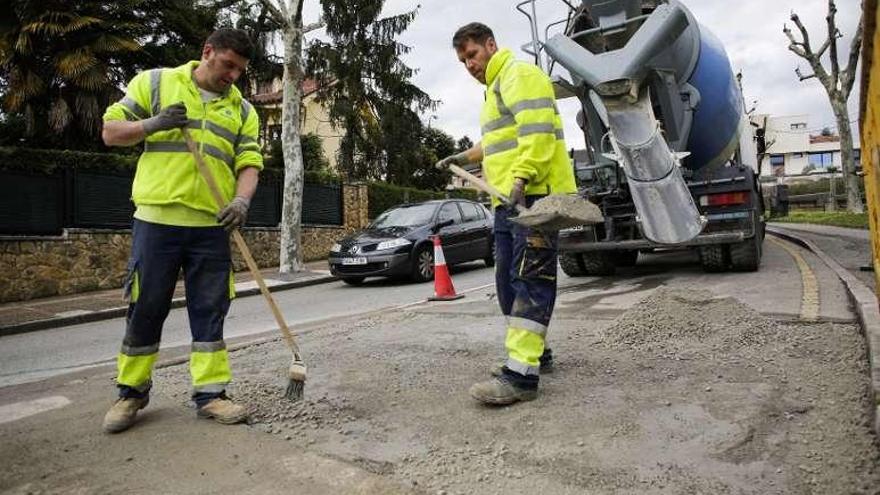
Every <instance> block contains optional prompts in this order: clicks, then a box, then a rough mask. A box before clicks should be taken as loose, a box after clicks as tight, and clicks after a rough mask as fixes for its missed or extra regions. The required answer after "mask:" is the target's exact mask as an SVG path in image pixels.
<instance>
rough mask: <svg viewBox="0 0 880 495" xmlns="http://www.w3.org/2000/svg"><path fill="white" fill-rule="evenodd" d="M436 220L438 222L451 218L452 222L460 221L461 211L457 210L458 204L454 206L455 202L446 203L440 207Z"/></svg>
mask: <svg viewBox="0 0 880 495" xmlns="http://www.w3.org/2000/svg"><path fill="white" fill-rule="evenodd" d="M437 220H438V221H440V222H445V221H446V220H452V223H461V212H459V211H458V206H455V203H446V204H445V205H443V207H442V208H440V215H439V216H438V217H437Z"/></svg>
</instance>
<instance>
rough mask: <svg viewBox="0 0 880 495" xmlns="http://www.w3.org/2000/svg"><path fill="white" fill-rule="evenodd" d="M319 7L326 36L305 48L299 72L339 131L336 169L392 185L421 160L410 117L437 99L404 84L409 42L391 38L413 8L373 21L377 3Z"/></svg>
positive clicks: (325, 2)
mask: <svg viewBox="0 0 880 495" xmlns="http://www.w3.org/2000/svg"><path fill="white" fill-rule="evenodd" d="M321 4H322V7H323V19H324V21H325V22H326V32H327V36H328V37H329V38H330V41H329V42H325V41H321V40H317V41H314V42H312V43H311V44H310V45H309V48H308V51H307V63H306V73H307V74H308V76H309V77H312V78H314V79H316V80H317V81H318V82H319V88H320V89H319V90H318V94H317V98H318V101H319V102H320V103H322V104H324V105H326V106H327V108H328V113H329V115H330V119H331V121H332V122H333V123H334V125H336V127H337V128H340V129H344V131H345V134H344V136H343V138H342V141H341V143H340V157H339V158H340V159H339V161H338V164H339V165H338V167H339V169H340V172H342V173H343V174H344V175H346V176H348V177H349V178H357V179H374V180H378V179H381V180H387V181H389V182H392V181H394V182H398V183H399V182H400V181H402V180H404V179H403V177H405V174H406V171H407V170H408V169H409V167H410V166H411V164H412V163H414V161H415V160H420V161H422V160H424V156H422V155H423V154H424V149H423V145H422V144H421V137H422V136H421V128H422V124H421V122H420V121H419V119H418V118H417V115H418V114H421V113H423V112H425V111H426V110H429V109H433V108H435V107H436V104H437V102H436V101H434V100H432V99H431V98H430V97H429V96H428V95H427V94H426V93H425V92H424V91H422V90H421V89H419V88H418V87H417V86H415V85H414V84H413V83H412V82H410V79H411V78H412V76H413V75H414V74H415V71H414V70H413V69H411V68H410V67H408V66H407V65H406V64H404V63H403V62H402V61H401V59H400V57H401V56H402V55H404V54H406V53H408V52H409V51H410V47H408V46H406V45H404V44H402V43H399V42H398V41H396V37H397V36H398V35H399V34H400V33H402V32H403V31H405V30H406V28H407V27H408V26H409V24H410V23H411V22H412V21H413V19H414V18H415V16H416V12H417V10H412V11H410V12H406V13H404V14H400V15H396V16H391V17H386V18H380V17H379V15H380V13H381V11H382V6H383V4H384V1H383V0H348V1H344V0H322V2H321ZM408 164H409V165H408Z"/></svg>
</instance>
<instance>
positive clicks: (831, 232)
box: [767, 222, 877, 291]
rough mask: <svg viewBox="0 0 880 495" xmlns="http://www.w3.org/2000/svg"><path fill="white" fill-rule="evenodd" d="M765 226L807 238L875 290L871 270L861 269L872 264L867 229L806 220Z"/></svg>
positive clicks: (771, 223) (869, 235)
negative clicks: (817, 223) (806, 221)
mask: <svg viewBox="0 0 880 495" xmlns="http://www.w3.org/2000/svg"><path fill="white" fill-rule="evenodd" d="M767 226H768V227H772V228H774V229H779V230H784V231H788V232H792V233H795V234H797V235H799V236H801V237H803V238H804V239H807V240H809V241H810V242H812V243H813V244H815V245H816V246H817V247H818V248H819V249H821V250H822V251H823V252H825V253H826V254H827V255H828V256H829V257H830V258H832V259H833V260H834V261H836V262H837V263H838V264H840V265H841V266H842V267H843V268H845V269H846V270H847V271H848V272H850V273H851V274H852V275H853V276H855V277H856V278H858V279H859V280H860V281H861V282H862V283H864V284H865V285H867V286H868V287H869V288H870V289H871V290H874V291H876V287H875V285H877V284H876V279H875V278H874V272H873V271H865V270H864V269H863V268H862V267H866V266H870V265H871V263H872V257H871V233H870V231H868V230H863V229H849V228H845V227H833V226H830V225H815V224H807V223H782V222H770V223H768V224H767Z"/></svg>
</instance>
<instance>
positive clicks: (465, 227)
mask: <svg viewBox="0 0 880 495" xmlns="http://www.w3.org/2000/svg"><path fill="white" fill-rule="evenodd" d="M492 226H493V218H492V214H491V213H490V212H489V211H488V210H487V209H486V208H485V207H484V206H483V205H481V204H480V203H476V202H474V201H468V200H464V199H444V200H434V201H426V202H424V203H414V204H405V205H400V206H395V207H394V208H391V209H389V210H387V211H385V212H384V213H382V214H381V215H379V216H378V217H377V218H376V219H375V220H374V221H373V222H372V223H371V224H370V225H369V226H367V228H366V229H364V230H362V231H359V232H356V233H354V234H352V235H350V236H348V237H346V238H344V239H342V240H341V241H339V242H337V243H336V244H334V245H333V247H332V248H331V249H330V259H329V262H330V272H331V273H333V275H335V276H337V277H339V278H341V279H342V280H344V281H345V282H346V283H348V284H351V285H357V284H360V283H361V282H363V281H364V278H366V277H374V276H381V277H409V278H412V279H413V280H416V281H419V282H424V281H426V280H431V279H433V278H434V246H433V242H432V240H431V236H433V235H435V234H439V235H440V240H441V243H442V245H443V256H444V258H445V259H446V264H447V265H453V264H455V263H464V262H467V261H473V260H483V261H485V262H486V265H487V266H492V265H494V264H495V253H494V243H493V228H492Z"/></svg>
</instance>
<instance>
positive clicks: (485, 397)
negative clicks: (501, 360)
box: [470, 374, 538, 406]
mask: <svg viewBox="0 0 880 495" xmlns="http://www.w3.org/2000/svg"><path fill="white" fill-rule="evenodd" d="M470 394H471V397H473V398H474V399H476V400H478V401H480V402H482V403H483V404H491V405H494V406H506V405H508V404H513V403H514V402H517V401H527V400H535V399H536V398H537V397H538V389H537V388H535V389H524V388H520V387H517V386H516V385H514V384H513V383H512V382H511V381H510V380H509V379H508V378H507V377H506V376H504V375H503V374H502V376H500V377H496V378H493V379H491V380H489V381H485V382H480V383H475V384H473V385H471V389H470Z"/></svg>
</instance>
